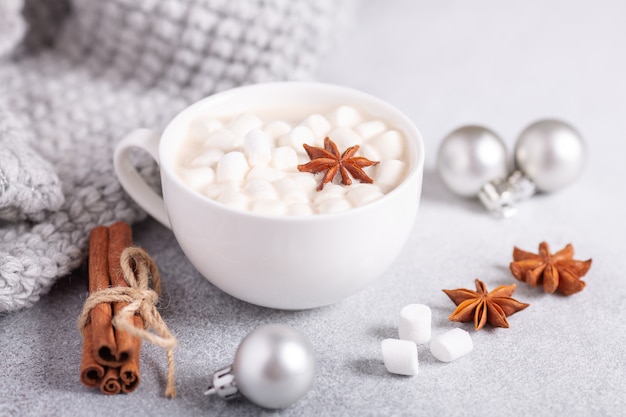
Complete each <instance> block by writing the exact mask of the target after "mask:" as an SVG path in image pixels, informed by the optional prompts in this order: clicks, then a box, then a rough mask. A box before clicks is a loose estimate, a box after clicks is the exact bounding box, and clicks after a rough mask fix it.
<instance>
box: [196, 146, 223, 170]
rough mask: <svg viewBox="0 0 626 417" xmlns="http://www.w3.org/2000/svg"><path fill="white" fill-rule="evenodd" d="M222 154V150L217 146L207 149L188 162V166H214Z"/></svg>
mask: <svg viewBox="0 0 626 417" xmlns="http://www.w3.org/2000/svg"><path fill="white" fill-rule="evenodd" d="M222 156H224V151H223V150H221V149H217V148H212V149H208V150H206V151H204V152H202V153H201V154H200V155H198V156H197V157H196V158H194V159H193V160H192V161H191V162H189V166H190V167H194V168H196V167H202V166H207V167H210V166H214V165H216V164H217V163H218V161H219V160H220V159H222Z"/></svg>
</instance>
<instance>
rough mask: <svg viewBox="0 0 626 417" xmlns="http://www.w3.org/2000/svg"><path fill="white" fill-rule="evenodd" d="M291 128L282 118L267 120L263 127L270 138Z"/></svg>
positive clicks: (278, 135)
mask: <svg viewBox="0 0 626 417" xmlns="http://www.w3.org/2000/svg"><path fill="white" fill-rule="evenodd" d="M290 130H291V125H289V123H287V122H285V121H283V120H275V121H273V122H269V123H268V124H267V125H265V127H264V128H263V131H264V132H265V133H266V134H267V135H268V136H269V137H270V138H272V139H277V138H279V137H281V136H283V135H285V134H287V133H288V132H289V131H290Z"/></svg>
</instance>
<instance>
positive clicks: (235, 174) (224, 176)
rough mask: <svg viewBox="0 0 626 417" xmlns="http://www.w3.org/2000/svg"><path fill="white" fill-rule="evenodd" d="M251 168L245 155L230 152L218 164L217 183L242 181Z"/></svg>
mask: <svg viewBox="0 0 626 417" xmlns="http://www.w3.org/2000/svg"><path fill="white" fill-rule="evenodd" d="M249 168H250V167H249V166H248V161H247V160H246V157H245V155H244V154H243V153H241V152H237V151H233V152H228V153H226V154H224V156H222V158H221V159H220V160H219V162H218V163H217V175H216V178H217V181H219V182H222V181H242V180H243V179H244V177H245V176H246V173H247V172H248V169H249Z"/></svg>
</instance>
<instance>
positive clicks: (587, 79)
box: [0, 0, 626, 416]
mask: <svg viewBox="0 0 626 417" xmlns="http://www.w3.org/2000/svg"><path fill="white" fill-rule="evenodd" d="M624 12H626V9H625V7H624V5H623V4H621V3H617V2H609V1H601V2H594V3H593V4H592V3H590V2H583V1H574V2H565V1H555V2H550V3H549V4H548V3H545V2H541V1H539V0H531V1H527V2H521V3H516V4H511V3H503V2H497V1H495V0H479V1H475V2H471V3H470V2H462V1H452V2H445V3H443V2H442V3H437V4H435V3H432V2H426V1H418V2H411V1H399V0H396V1H386V2H368V3H366V4H365V5H364V6H363V8H362V9H361V10H360V12H359V13H360V18H359V22H358V24H357V26H356V27H355V29H354V30H353V32H352V34H351V35H350V38H349V39H348V40H347V41H345V42H344V43H343V44H342V45H341V46H340V47H339V48H337V49H336V50H335V51H334V52H333V53H332V55H331V56H329V57H328V58H327V65H326V66H325V68H324V69H323V70H322V72H321V74H320V78H321V79H322V80H324V81H331V82H337V83H341V84H346V85H350V86H353V87H356V88H360V89H363V90H366V91H369V92H371V93H373V94H376V95H379V96H381V97H383V98H385V99H387V100H389V101H390V102H392V103H393V104H395V105H396V106H398V107H400V108H401V109H403V110H404V111H405V112H406V113H407V115H408V116H409V117H411V118H412V119H413V120H414V121H415V122H416V123H417V125H418V126H419V127H420V129H421V131H422V133H423V135H424V138H425V142H426V148H427V155H426V171H425V178H424V190H423V195H422V202H421V207H420V212H419V216H418V220H417V223H416V225H415V227H414V229H413V231H412V234H411V237H410V240H409V242H408V244H407V246H406V248H405V250H404V252H403V253H402V255H401V257H400V258H399V259H398V261H397V262H396V263H395V264H394V265H393V266H392V267H391V269H390V270H389V271H387V273H386V274H385V275H384V276H382V277H381V278H380V279H379V280H377V281H376V282H375V283H373V284H372V285H371V286H369V287H368V288H366V289H365V290H363V291H362V292H360V293H359V294H356V295H354V296H352V297H350V298H348V299H346V300H344V301H343V302H340V303H338V304H336V305H333V306H329V307H324V308H319V309H315V310H310V311H298V312H282V311H275V310H270V309H265V308H260V307H255V306H252V305H249V304H246V303H244V302H241V301H238V300H236V299H233V298H232V297H230V296H228V295H226V294H224V293H222V292H221V291H219V290H218V289H216V288H215V287H213V286H212V285H211V284H210V283H208V282H207V281H206V280H204V279H203V278H202V277H201V276H199V274H198V273H197V272H195V270H194V269H193V267H192V266H191V265H190V264H189V263H188V262H187V261H186V260H185V258H184V256H183V255H182V253H181V251H180V249H179V247H178V245H177V244H176V243H175V241H174V239H173V237H172V235H171V233H170V232H169V231H168V230H166V229H164V228H163V227H161V226H160V225H158V224H157V223H156V222H154V221H151V220H148V221H145V222H143V223H140V224H137V225H136V227H135V240H136V242H137V243H139V244H141V245H142V246H143V247H145V248H146V249H147V250H148V251H149V252H150V253H151V254H152V255H153V257H154V258H155V259H156V261H157V263H158V264H159V266H160V268H161V271H162V274H163V276H164V287H165V297H164V299H163V302H162V304H163V308H162V314H163V317H164V319H165V320H166V322H167V323H168V325H169V327H170V328H171V330H172V331H173V332H174V333H175V334H176V336H177V337H178V340H179V347H178V349H177V351H176V363H177V373H178V392H179V394H178V396H177V397H176V398H175V399H173V400H168V399H165V398H163V396H162V389H163V386H164V383H163V381H164V375H165V368H164V360H165V353H164V352H162V351H161V350H160V349H158V348H155V347H151V346H147V345H144V351H143V356H142V377H143V380H142V383H141V385H140V386H139V388H138V389H137V391H136V392H135V393H133V394H131V395H121V396H115V397H105V396H103V395H101V394H100V393H98V392H94V391H92V390H89V389H86V388H84V387H83V386H81V384H80V382H79V381H78V366H79V357H80V344H81V341H80V337H79V334H78V332H77V330H76V328H75V319H76V317H77V315H78V313H79V312H80V309H81V306H82V304H83V301H84V299H85V296H86V281H85V280H86V278H85V276H86V274H85V271H84V269H79V270H78V271H76V272H75V273H74V274H72V275H71V276H70V277H68V278H64V279H61V280H60V281H58V282H57V284H55V286H54V287H53V288H52V291H51V292H50V293H49V294H48V295H46V296H44V297H42V299H41V300H40V301H39V302H38V303H37V304H36V305H35V306H34V307H32V308H29V309H25V310H22V311H19V312H15V313H10V314H3V315H0V352H1V355H2V360H3V363H2V365H1V366H0V415H2V416H4V415H7V416H14V415H15V416H42V415H45V416H89V415H94V416H99V415H102V416H104V415H122V414H125V415H129V414H132V415H137V416H142V415H150V416H173V415H176V416H186V415H187V416H200V415H225V416H230V415H232V416H235V415H237V416H253V415H274V414H276V415H285V416H351V415H354V416H394V415H397V416H401V415H407V416H412V415H416V416H417V415H424V416H454V415H467V416H476V415H483V416H517V415H534V416H548V415H568V416H619V415H623V412H624V411H623V410H624V409H625V407H626V400H625V398H624V395H623V386H624V384H625V380H624V371H626V368H625V365H624V357H625V356H626V326H624V321H623V320H624V317H626V280H625V279H624V270H626V260H625V258H624V256H623V253H624V238H623V236H624V235H625V232H626V230H625V229H626V226H625V224H624V218H623V214H622V213H623V206H624V203H625V202H626V199H625V198H624V191H623V185H622V184H621V181H622V179H623V178H626V166H625V165H624V163H623V161H622V160H623V156H622V155H623V153H624V151H625V150H626V149H625V147H624V141H623V140H621V138H623V137H625V135H626V121H625V120H626V119H624V117H623V115H624V114H625V111H626V104H625V103H626V102H625V101H624V99H623V98H624V97H626V84H625V83H623V74H624V73H626V56H625V55H624V54H623V50H624V46H625V45H624V39H626V27H625V26H624V25H623V24H622V16H623V15H624ZM548 116H549V117H561V118H563V119H565V120H568V121H570V122H571V123H572V124H574V125H575V126H576V127H578V128H579V130H580V131H581V132H582V133H583V134H584V136H585V138H586V140H587V143H588V148H589V163H588V166H587V169H586V171H585V173H584V174H583V177H582V178H581V179H580V180H579V181H577V183H576V184H574V185H572V186H571V187H568V188H567V189H564V190H562V191H560V192H557V193H554V194H550V195H541V196H536V197H535V198H533V199H532V200H531V201H528V202H526V203H524V204H523V205H520V207H519V209H520V212H519V213H518V215H517V216H516V217H515V218H512V219H509V220H506V221H498V220H495V219H493V218H491V217H489V216H488V215H487V214H485V213H484V212H483V210H482V208H481V207H480V206H479V203H478V202H474V201H466V200H462V199H460V198H457V197H455V196H453V195H451V194H450V193H448V192H447V191H446V190H445V189H444V188H443V184H442V183H441V182H440V180H439V179H438V178H437V176H436V175H435V174H434V169H435V167H434V162H435V152H436V149H437V145H438V143H439V141H440V140H441V138H442V137H443V136H444V135H445V134H446V133H447V132H448V131H450V130H452V129H453V128H455V127H457V126H458V125H460V124H464V123H484V124H486V125H488V126H490V127H492V128H493V129H494V130H495V131H497V132H499V133H500V134H501V135H503V137H504V139H505V142H507V145H508V146H509V149H512V147H513V144H514V141H515V137H516V135H517V134H518V133H519V132H520V131H521V130H522V129H523V127H524V126H526V125H527V124H528V123H530V122H532V121H534V120H535V119H537V118H542V117H548ZM542 240H546V241H547V242H548V243H549V244H550V245H551V247H552V248H553V249H555V250H556V249H558V248H560V247H563V246H564V245H565V244H567V243H569V242H571V243H573V244H574V247H575V249H576V257H577V258H579V259H587V258H593V266H592V268H591V270H590V272H589V273H588V275H587V277H586V278H585V280H586V281H587V284H588V285H587V288H586V289H585V290H584V291H583V292H581V293H579V294H576V295H573V296H571V297H563V296H559V295H547V294H543V293H542V292H541V291H540V290H538V289H532V288H530V287H528V286H526V285H525V284H522V283H518V289H517V291H516V293H515V294H514V296H515V297H516V298H517V299H519V300H521V301H524V302H528V303H530V304H531V306H530V307H529V308H527V309H526V310H525V311H523V312H520V313H518V314H517V315H514V316H512V317H511V318H510V320H509V322H510V324H511V328H510V329H490V328H489V329H485V330H482V331H480V332H475V331H473V330H471V326H469V325H458V324H456V323H452V322H449V321H448V320H447V316H448V315H449V314H450V312H451V311H452V309H453V307H454V306H453V304H452V303H451V302H450V301H449V300H448V299H447V297H446V296H445V294H443V293H442V292H441V289H442V288H458V287H471V286H472V285H473V280H474V278H476V277H479V278H481V279H482V280H483V281H484V282H485V283H486V284H487V286H488V287H489V288H493V287H495V286H497V285H501V284H509V283H512V282H515V280H514V278H513V277H512V276H511V275H510V273H509V271H508V264H509V262H510V259H511V252H512V249H513V246H514V245H517V246H519V247H520V248H522V249H525V250H528V251H535V250H536V248H537V246H538V244H539V242H541V241H542ZM346 244H349V241H347V242H346ZM409 303H424V304H427V305H429V306H430V307H431V308H432V310H433V334H438V333H441V332H444V331H446V330H448V329H451V328H454V327H457V326H460V327H462V328H464V329H466V330H469V331H470V333H471V335H472V338H473V341H474V350H473V352H471V353H470V354H469V355H468V356H466V357H464V358H461V359H459V360H457V361H455V362H451V363H447V364H445V363H441V362H438V361H437V360H436V359H434V358H433V357H432V356H431V355H430V352H429V351H428V348H427V346H420V347H419V348H418V352H419V358H420V372H419V374H418V375H417V376H415V377H400V376H394V375H390V374H388V373H387V372H386V370H385V368H384V366H383V363H382V357H381V353H380V341H381V340H382V339H383V338H387V337H396V336H397V324H398V314H399V311H400V309H401V308H402V307H403V306H404V305H406V304H409ZM268 322H280V323H287V324H290V325H292V326H294V327H296V328H298V329H300V330H301V331H302V332H304V333H305V334H306V335H307V336H308V337H310V339H311V341H312V343H313V346H314V348H315V350H316V353H317V359H318V364H319V370H318V374H317V377H316V382H315V385H314V388H313V390H312V391H311V392H310V393H309V394H308V395H307V396H306V397H305V398H303V399H302V400H301V401H299V402H297V403H296V404H295V405H293V406H292V407H290V408H287V409H285V410H282V411H277V412H270V411H266V410H262V409H259V408H257V407H255V406H253V405H251V404H249V403H248V402H246V401H243V400H241V401H235V402H232V403H225V402H222V401H220V400H219V399H217V398H206V397H204V396H203V395H202V392H203V390H204V389H205V388H206V386H207V384H208V382H209V376H210V373H211V371H212V370H213V369H216V368H218V367H220V366H222V365H225V364H227V363H229V361H230V360H231V359H232V357H233V355H234V351H235V349H236V346H237V345H238V343H239V341H240V340H241V339H242V338H243V337H244V336H245V335H246V334H247V333H248V332H249V331H250V330H252V329H253V328H255V327H256V326H257V325H259V324H261V323H268Z"/></svg>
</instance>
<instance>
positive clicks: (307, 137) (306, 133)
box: [278, 126, 315, 154]
mask: <svg viewBox="0 0 626 417" xmlns="http://www.w3.org/2000/svg"><path fill="white" fill-rule="evenodd" d="M314 137H315V136H314V135H313V132H312V131H311V129H309V128H308V127H306V126H296V127H294V128H293V129H291V131H289V132H288V133H287V134H285V135H283V136H281V137H280V138H278V144H279V145H280V146H289V147H291V148H292V149H293V150H295V151H296V152H297V153H300V154H306V150H305V149H304V146H302V145H304V144H305V143H306V144H307V145H312V146H315V145H314Z"/></svg>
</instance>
